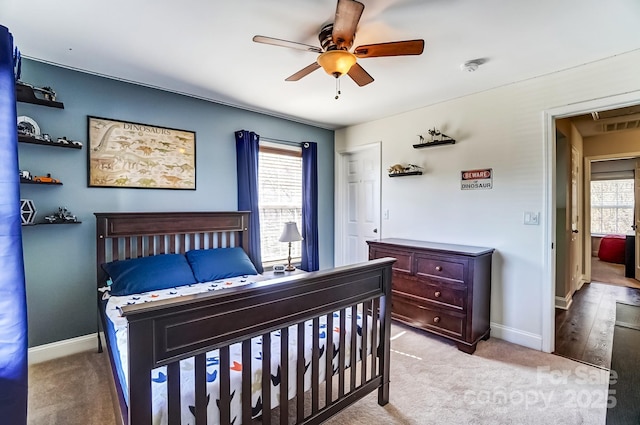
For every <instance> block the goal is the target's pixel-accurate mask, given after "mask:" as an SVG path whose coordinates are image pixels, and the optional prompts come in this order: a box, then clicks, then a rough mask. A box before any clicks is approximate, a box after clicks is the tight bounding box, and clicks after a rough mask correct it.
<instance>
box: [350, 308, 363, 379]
mask: <svg viewBox="0 0 640 425" xmlns="http://www.w3.org/2000/svg"><path fill="white" fill-rule="evenodd" d="M366 319H367V318H366V317H363V319H362V321H363V322H365V321H366ZM357 337H358V306H357V305H353V306H351V343H350V346H351V356H350V357H349V371H350V373H349V378H350V379H349V391H353V390H354V389H355V387H356V370H357V368H356V365H357V363H356V362H357V359H356V352H357V350H358V345H357Z"/></svg>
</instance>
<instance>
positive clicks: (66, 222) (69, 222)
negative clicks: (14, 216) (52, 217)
mask: <svg viewBox="0 0 640 425" xmlns="http://www.w3.org/2000/svg"><path fill="white" fill-rule="evenodd" d="M80 223H82V222H81V221H65V222H59V223H48V222H46V221H44V222H42V223H31V224H23V225H22V227H30V226H49V225H56V224H80Z"/></svg>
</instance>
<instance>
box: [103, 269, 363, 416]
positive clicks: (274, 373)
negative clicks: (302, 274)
mask: <svg viewBox="0 0 640 425" xmlns="http://www.w3.org/2000/svg"><path fill="white" fill-rule="evenodd" d="M264 279H265V278H264V277H263V276H261V275H257V276H240V277H235V278H230V279H223V280H218V281H213V282H205V283H199V284H193V285H187V286H183V287H177V288H171V289H167V290H161V291H154V292H148V293H142V294H137V295H128V296H121V297H118V296H111V297H109V299H108V302H107V303H106V307H105V308H106V313H107V317H108V318H109V320H110V322H111V323H110V325H113V329H112V330H108V331H110V332H114V333H115V334H114V335H110V336H109V338H110V340H111V341H114V340H115V341H116V344H113V343H112V346H113V345H116V347H117V350H118V352H119V353H118V354H119V360H120V363H121V364H120V367H121V374H120V375H121V380H122V379H124V382H123V385H122V386H123V388H127V385H128V382H127V379H128V378H127V372H126V371H128V359H127V355H126V354H127V352H128V350H127V321H126V319H125V318H123V317H122V316H121V314H120V308H121V307H122V306H125V305H128V304H138V303H143V302H151V301H154V300H161V299H167V298H173V297H179V296H184V295H190V294H196V293H202V292H207V291H216V290H224V288H229V287H237V286H242V285H247V284H249V283H253V282H257V281H260V280H264ZM333 316H334V319H333V329H327V324H326V318H325V317H324V316H322V317H320V325H319V326H320V329H319V336H320V340H319V349H320V361H319V379H320V382H323V381H324V379H325V375H326V371H325V365H326V359H325V354H326V342H327V340H328V339H329V338H331V339H332V340H333V345H334V358H333V369H334V371H333V373H335V371H336V370H337V369H338V367H339V356H338V352H339V350H340V349H341V347H339V345H340V332H341V329H340V328H339V326H340V325H339V324H340V320H339V318H340V313H339V312H336V313H333ZM346 319H347V320H346V330H344V331H345V332H346V336H345V341H346V343H345V345H346V346H345V347H344V350H345V357H344V358H345V366H346V367H348V366H349V363H350V353H351V349H352V347H351V343H350V341H351V312H350V310H347V312H346ZM367 319H368V324H369V326H367V329H369V337H368V338H367V341H369V342H368V346H367V353H370V352H371V334H370V332H371V326H370V324H371V318H370V317H368V316H367ZM357 324H358V328H357V332H358V337H357V338H356V341H357V344H356V347H355V348H356V350H358V351H357V353H361V341H362V340H361V337H360V336H361V334H362V327H361V325H362V315H361V314H358V317H357ZM304 326H305V339H304V340H305V355H304V357H305V368H306V371H305V375H304V391H307V390H308V389H310V388H311V367H310V366H309V365H310V364H311V356H312V354H311V353H312V332H313V322H312V321H307V322H306V323H305V324H304ZM280 347H281V335H280V331H275V332H272V333H271V347H270V350H271V407H272V408H273V407H276V406H278V402H279V397H280V391H281V387H282V385H283V383H282V382H281V379H280V377H281V369H280V365H279V362H280ZM262 351H263V346H262V338H261V337H256V338H253V339H252V341H251V359H252V360H251V364H250V365H244V364H242V350H241V344H234V345H231V346H230V347H229V352H230V364H229V368H230V374H231V383H230V386H231V395H232V398H231V406H229V407H230V411H231V422H232V423H234V421H235V423H238V422H239V420H240V417H241V408H242V406H241V387H242V386H241V380H242V374H241V372H242V370H243V368H245V367H251V371H252V373H251V375H252V376H253V379H252V384H251V391H252V397H251V402H252V412H253V416H254V417H256V416H258V415H260V413H261V412H262V398H261V387H262ZM288 351H289V354H288V357H289V373H288V376H289V382H288V383H286V385H287V392H288V397H289V399H291V398H293V397H294V396H295V395H296V391H297V389H296V382H295V377H296V362H297V326H295V325H294V326H291V327H290V329H289V350H288ZM114 357H118V356H114ZM357 357H358V358H359V357H360V356H357ZM206 360H207V362H206V374H207V379H206V380H207V395H208V400H209V403H208V405H207V415H208V423H209V424H218V423H219V408H218V402H219V383H218V374H219V370H220V367H221V365H220V361H219V356H218V350H215V351H211V352H209V353H207V355H206ZM166 374H167V372H166V367H159V368H156V369H154V370H153V371H152V375H151V379H150V381H151V382H150V385H151V387H152V405H153V424H154V425H165V424H167V423H168V419H167V409H166V405H167V387H166V381H167V375H166ZM194 379H195V378H194V361H193V358H190V359H185V360H182V361H180V381H181V390H180V396H181V418H182V423H183V424H193V423H194V416H193V413H192V410H193V406H194V404H195V395H194V390H193V389H194ZM125 397H126V395H125ZM234 418H237V419H234Z"/></svg>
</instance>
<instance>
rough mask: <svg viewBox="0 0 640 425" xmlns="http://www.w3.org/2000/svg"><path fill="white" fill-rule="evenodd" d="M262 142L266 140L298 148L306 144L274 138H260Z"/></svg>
mask: <svg viewBox="0 0 640 425" xmlns="http://www.w3.org/2000/svg"><path fill="white" fill-rule="evenodd" d="M260 140H264V141H265V142H274V143H283V144H285V145H291V146H298V147H301V146H302V145H303V143H304V142H292V141H291V140H282V139H274V138H273V137H263V136H260Z"/></svg>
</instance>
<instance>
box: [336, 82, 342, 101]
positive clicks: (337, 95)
mask: <svg viewBox="0 0 640 425" xmlns="http://www.w3.org/2000/svg"><path fill="white" fill-rule="evenodd" d="M341 94H342V92H341V91H340V78H336V100H338V98H339V97H340V95H341Z"/></svg>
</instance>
